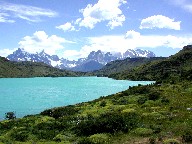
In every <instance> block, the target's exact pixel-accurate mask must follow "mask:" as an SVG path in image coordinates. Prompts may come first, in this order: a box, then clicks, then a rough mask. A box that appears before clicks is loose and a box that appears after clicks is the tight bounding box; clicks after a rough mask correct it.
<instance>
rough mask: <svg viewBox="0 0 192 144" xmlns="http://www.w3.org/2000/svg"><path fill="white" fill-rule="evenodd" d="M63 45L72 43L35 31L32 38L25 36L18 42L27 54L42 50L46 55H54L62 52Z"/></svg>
mask: <svg viewBox="0 0 192 144" xmlns="http://www.w3.org/2000/svg"><path fill="white" fill-rule="evenodd" d="M64 43H74V42H72V41H68V40H66V39H64V38H62V37H58V36H56V35H51V36H48V35H47V34H46V33H45V32H44V31H37V32H35V33H34V34H33V35H32V36H25V37H24V38H23V39H22V41H20V42H19V47H20V48H24V49H25V50H26V51H27V52H29V53H36V52H41V51H42V50H44V51H45V52H46V53H48V54H51V55H53V54H56V52H57V51H58V50H63V49H64V46H63V44H64Z"/></svg>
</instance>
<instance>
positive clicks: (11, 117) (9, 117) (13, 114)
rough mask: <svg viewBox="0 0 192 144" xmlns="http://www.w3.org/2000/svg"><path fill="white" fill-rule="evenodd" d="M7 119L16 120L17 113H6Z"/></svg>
mask: <svg viewBox="0 0 192 144" xmlns="http://www.w3.org/2000/svg"><path fill="white" fill-rule="evenodd" d="M5 119H7V120H12V119H16V116H15V113H14V112H7V113H5Z"/></svg>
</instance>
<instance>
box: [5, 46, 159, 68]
mask: <svg viewBox="0 0 192 144" xmlns="http://www.w3.org/2000/svg"><path fill="white" fill-rule="evenodd" d="M127 57H130V58H135V57H155V54H154V53H153V52H151V51H147V50H141V49H137V50H132V49H129V50H127V51H126V52H125V53H123V54H121V53H120V52H119V53H115V54H111V53H110V52H107V53H104V52H102V51H101V50H98V51H92V52H90V54H89V55H88V56H87V57H86V58H80V59H78V60H77V61H75V60H73V61H70V60H68V59H65V58H59V57H58V56H57V55H49V54H47V53H45V52H44V51H42V52H40V53H35V54H31V53H28V52H26V51H25V50H24V49H21V48H18V50H16V51H15V52H13V54H10V55H8V56H7V58H8V59H9V60H11V61H32V62H44V63H46V64H48V65H51V66H53V67H57V68H60V69H72V70H74V71H78V70H81V71H93V70H98V69H100V68H101V67H102V65H103V66H104V65H106V64H107V63H109V62H111V61H114V60H118V59H125V58H127Z"/></svg>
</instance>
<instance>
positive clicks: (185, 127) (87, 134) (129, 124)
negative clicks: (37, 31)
mask: <svg viewBox="0 0 192 144" xmlns="http://www.w3.org/2000/svg"><path fill="white" fill-rule="evenodd" d="M191 95H192V83H191V82H188V81H185V82H182V83H177V84H167V83H163V84H161V85H157V84H155V85H147V86H134V87H130V88H129V90H126V91H123V92H120V93H117V94H114V95H110V96H108V97H101V98H100V99H97V100H94V101H91V102H86V103H81V104H77V105H72V106H66V107H60V108H54V109H49V110H45V111H43V112H41V114H39V115H34V116H25V117H24V118H21V119H12V120H5V121H2V122H0V134H1V136H0V141H1V142H2V143H11V142H16V141H17V142H18V143H19V142H29V143H31V142H38V143H43V142H53V143H54V142H55V143H56V142H62V143H80V144H81V143H85V144H88V143H134V142H135V141H138V142H143V143H144V142H146V143H155V142H156V143H157V142H160V143H163V142H165V141H178V143H179V142H191V141H192V111H191V110H188V109H187V108H191V106H192V105H191V103H192V97H191Z"/></svg>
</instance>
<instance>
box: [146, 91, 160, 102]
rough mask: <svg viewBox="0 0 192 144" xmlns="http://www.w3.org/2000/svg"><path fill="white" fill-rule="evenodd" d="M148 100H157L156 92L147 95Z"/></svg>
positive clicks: (157, 93) (158, 96) (158, 94)
mask: <svg viewBox="0 0 192 144" xmlns="http://www.w3.org/2000/svg"><path fill="white" fill-rule="evenodd" d="M148 98H149V100H154V101H155V100H158V99H159V98H160V93H159V92H158V91H152V92H150V93H149V94H148Z"/></svg>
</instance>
